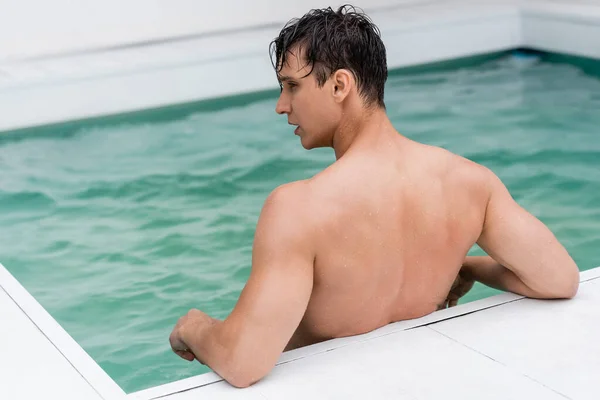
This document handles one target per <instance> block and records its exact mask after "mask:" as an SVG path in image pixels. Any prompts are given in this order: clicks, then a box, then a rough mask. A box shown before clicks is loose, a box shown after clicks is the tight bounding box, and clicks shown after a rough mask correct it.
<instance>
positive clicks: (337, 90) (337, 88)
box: [331, 69, 354, 103]
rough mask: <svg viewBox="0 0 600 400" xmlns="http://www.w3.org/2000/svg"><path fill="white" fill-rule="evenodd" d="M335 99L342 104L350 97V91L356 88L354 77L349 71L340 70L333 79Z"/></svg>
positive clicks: (334, 74)
mask: <svg viewBox="0 0 600 400" xmlns="http://www.w3.org/2000/svg"><path fill="white" fill-rule="evenodd" d="M331 80H332V81H331V83H332V91H333V98H334V100H335V101H336V102H338V103H341V102H342V101H344V99H346V97H348V95H349V94H350V90H352V87H353V86H354V75H352V72H350V71H348V70H347V69H338V70H337V71H335V72H334V73H333V75H332V77H331Z"/></svg>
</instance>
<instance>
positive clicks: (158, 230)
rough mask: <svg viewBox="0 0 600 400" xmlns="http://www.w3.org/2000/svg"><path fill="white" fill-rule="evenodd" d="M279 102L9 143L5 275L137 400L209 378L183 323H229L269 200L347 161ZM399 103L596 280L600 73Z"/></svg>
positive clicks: (421, 95) (418, 94)
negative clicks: (175, 347)
mask: <svg viewBox="0 0 600 400" xmlns="http://www.w3.org/2000/svg"><path fill="white" fill-rule="evenodd" d="M594 65H596V64H594ZM275 101H276V97H273V96H267V97H266V98H263V99H260V100H257V101H253V102H250V103H248V104H238V105H237V106H235V107H228V108H220V109H214V107H213V109H212V110H209V111H196V112H193V111H192V112H179V113H178V112H174V113H173V117H172V118H162V119H159V120H156V119H154V120H153V119H152V118H149V119H147V120H145V119H144V118H135V119H134V118H132V119H131V121H128V120H127V119H126V118H125V119H121V120H120V122H118V123H116V122H114V123H102V124H99V123H98V122H88V123H84V124H81V125H79V127H78V128H76V129H74V128H72V127H71V128H68V129H67V128H65V127H62V128H61V127H55V128H52V129H50V130H49V131H46V132H44V133H39V134H38V133H36V132H29V133H27V134H10V135H2V136H0V168H1V170H2V175H1V176H0V224H1V226H2V228H3V229H1V230H0V262H2V263H3V264H4V265H5V266H6V267H7V268H8V269H9V270H10V271H11V272H12V273H13V274H14V275H15V276H16V277H17V279H19V281H20V282H22V283H23V284H24V286H25V287H26V288H27V289H28V290H29V291H30V292H31V293H32V294H33V295H34V296H35V297H36V298H37V299H38V301H40V303H41V304H42V305H43V306H44V307H45V308H46V309H47V310H48V311H49V312H50V313H51V314H52V315H53V316H54V317H55V318H56V319H57V320H58V321H59V323H60V324H61V325H62V326H63V327H65V329H66V330H67V331H68V332H69V334H71V335H72V336H73V337H74V338H75V339H76V340H77V341H78V342H79V343H80V344H81V345H82V346H83V348H84V349H85V350H86V351H87V352H88V353H89V354H90V355H91V356H92V357H93V358H94V359H95V360H96V361H97V362H98V363H99V364H100V365H101V366H102V368H104V369H105V370H106V371H107V372H108V374H109V375H110V376H111V377H112V378H113V379H115V381H116V382H117V383H118V384H119V385H120V386H121V387H122V388H123V389H124V390H125V391H127V392H133V391H136V390H141V389H144V388H147V387H151V386H155V385H159V384H162V383H167V382H171V381H174V380H177V379H181V378H185V377H189V376H192V375H196V374H199V373H203V372H205V371H207V369H206V368H205V367H203V366H201V365H199V364H198V363H195V364H189V363H187V362H185V361H182V360H180V359H179V358H178V357H177V356H175V355H173V354H172V353H171V352H170V349H169V345H168V335H169V333H170V331H171V329H172V327H173V325H174V324H175V322H176V321H177V318H178V317H179V316H180V315H182V314H183V313H185V312H186V311H187V310H188V309H189V308H192V307H195V308H200V309H202V310H204V311H205V312H207V313H209V314H210V315H212V316H214V317H217V318H224V317H226V316H227V315H228V313H229V312H230V310H231V309H232V307H233V306H234V304H235V302H236V300H237V297H238V295H239V293H240V291H241V289H242V287H243V285H244V283H245V281H246V279H247V277H248V275H249V268H250V256H251V246H252V238H253V233H254V227H255V224H256V221H257V218H258V215H259V212H260V208H261V206H262V203H263V201H264V199H265V197H266V196H267V195H268V193H269V192H270V191H271V190H273V189H274V188H275V187H277V186H278V185H280V184H282V183H284V182H288V181H291V180H296V179H303V178H306V177H309V176H311V175H313V174H315V173H316V172H318V171H320V170H321V169H323V168H324V167H326V166H327V165H329V164H330V163H331V162H333V160H334V157H333V152H332V151H331V150H329V149H319V150H313V151H310V152H307V151H305V150H303V149H302V148H301V146H300V144H299V142H298V138H297V137H296V136H294V135H293V133H292V129H293V128H290V126H289V125H287V123H286V119H285V117H280V116H277V115H276V114H275V112H274V107H275ZM386 103H387V105H388V111H389V115H390V117H391V119H392V121H393V123H394V124H395V126H396V127H397V129H398V130H399V131H400V132H402V133H403V134H405V135H407V136H409V137H411V138H413V139H416V140H418V141H421V142H425V143H430V144H434V145H438V146H442V147H445V148H447V149H449V150H451V151H454V152H456V153H459V154H461V155H464V156H466V157H468V158H470V159H472V160H474V161H477V162H480V163H482V164H485V165H486V166H488V167H490V168H491V169H493V170H494V171H495V172H496V173H497V174H498V175H499V176H500V177H501V178H502V179H503V180H504V182H505V183H506V184H507V186H508V187H509V189H510V191H511V192H512V194H513V196H514V197H515V198H516V199H517V200H518V201H519V202H520V203H521V204H522V205H523V206H524V207H526V208H527V209H528V210H529V211H531V212H532V213H533V214H535V215H536V216H538V217H539V218H540V219H541V220H542V221H544V222H545V223H546V224H547V225H548V226H549V227H550V228H551V229H552V230H553V231H554V233H555V234H556V235H557V236H558V238H559V239H560V240H561V241H562V242H563V243H564V244H565V246H566V247H567V249H568V250H569V251H570V252H571V254H572V255H573V257H574V258H575V260H576V261H577V263H578V265H579V267H580V268H581V269H582V270H585V269H588V268H591V267H594V266H598V265H600V251H599V250H598V249H600V135H599V133H600V132H599V130H600V128H599V127H600V79H599V78H598V75H594V74H588V73H585V72H584V71H583V70H582V69H581V68H579V67H575V66H572V65H566V64H561V63H555V62H549V61H547V60H545V59H541V60H540V59H521V58H519V59H517V58H512V57H502V58H500V59H496V60H492V61H488V62H485V63H483V64H478V65H474V66H469V67H464V68H453V69H451V70H438V71H431V72H428V73H419V74H392V76H390V79H389V81H388V85H387V92H386ZM187 109H190V107H189V106H188V108H187ZM477 253H479V250H478V249H477V248H474V249H473V254H477ZM494 293H496V291H494V290H491V289H489V288H485V287H483V286H481V285H478V286H476V287H475V288H474V289H473V291H472V292H471V293H470V294H469V295H468V296H467V297H466V298H465V301H471V300H474V299H478V298H482V297H485V296H489V295H491V294H494Z"/></svg>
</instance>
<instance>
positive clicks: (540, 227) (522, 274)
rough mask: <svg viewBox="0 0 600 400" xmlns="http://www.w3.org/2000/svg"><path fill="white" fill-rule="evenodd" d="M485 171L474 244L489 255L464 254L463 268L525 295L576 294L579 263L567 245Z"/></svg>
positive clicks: (487, 282)
mask: <svg viewBox="0 0 600 400" xmlns="http://www.w3.org/2000/svg"><path fill="white" fill-rule="evenodd" d="M486 174H487V175H488V177H487V178H488V179H487V180H486V184H487V185H489V193H490V194H489V199H488V204H487V209H486V212H485V222H484V226H483V230H482V233H481V236H480V237H479V240H478V241H477V244H478V245H479V246H480V247H481V248H482V249H483V250H484V251H485V252H486V253H487V254H489V255H490V256H491V257H467V259H466V260H465V263H464V265H463V268H464V269H465V270H466V272H467V273H468V274H469V275H471V276H472V277H473V278H474V279H475V280H477V281H479V282H481V283H483V284H485V285H488V286H490V287H494V288H496V289H500V290H504V291H510V292H514V293H518V294H521V295H523V296H526V297H532V298H540V299H552V298H572V297H573V296H575V294H576V293H577V290H578V287H579V269H578V268H577V265H576V264H575V261H573V259H572V258H571V256H570V255H569V253H568V252H567V250H566V249H565V248H564V247H563V245H562V244H560V242H559V241H558V240H557V238H556V237H555V236H554V234H553V233H552V232H551V231H550V229H548V227H546V226H545V225H544V224H543V223H542V222H541V221H540V220H538V219H537V218H536V217H535V216H533V215H532V214H530V213H529V212H527V211H526V210H525V209H523V208H522V207H521V206H519V204H517V202H516V201H515V200H514V199H513V198H512V196H511V195H510V193H509V192H508V190H507V189H506V187H505V186H504V184H503V183H502V182H501V181H500V179H499V178H498V177H497V176H496V175H495V174H493V173H492V172H491V171H489V170H486Z"/></svg>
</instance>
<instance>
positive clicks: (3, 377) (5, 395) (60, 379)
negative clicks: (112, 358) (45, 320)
mask: <svg viewBox="0 0 600 400" xmlns="http://www.w3.org/2000/svg"><path fill="white" fill-rule="evenodd" d="M0 321H1V322H0V399H11V400H28V399H64V400H70V399H73V400H87V399H89V400H101V399H102V397H101V396H100V395H99V394H98V393H97V392H96V391H95V390H94V389H93V388H92V387H91V386H90V385H89V383H88V382H86V380H85V379H84V378H83V377H82V376H81V375H80V374H79V373H78V372H77V370H76V369H75V368H73V366H72V365H71V364H70V363H69V362H68V361H67V360H66V359H65V358H64V357H63V356H62V354H61V353H60V352H59V351H58V350H57V349H56V348H55V347H54V346H53V345H52V343H51V342H50V341H49V340H48V339H47V338H46V337H45V336H44V334H43V333H42V332H41V331H40V330H39V329H38V328H37V327H36V326H35V325H34V324H33V323H32V322H31V320H30V319H29V318H28V317H27V316H26V315H25V313H24V312H23V311H22V310H21V309H20V308H19V307H18V306H17V305H16V304H15V303H14V302H13V300H12V299H11V298H10V297H9V296H8V295H7V294H6V292H5V291H4V290H3V289H2V288H1V287H0Z"/></svg>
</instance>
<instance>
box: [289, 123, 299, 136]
mask: <svg viewBox="0 0 600 400" xmlns="http://www.w3.org/2000/svg"><path fill="white" fill-rule="evenodd" d="M288 124H290V125H293V126H295V127H296V129H294V134H296V135H297V134H298V132H300V125H298V124H293V123H291V122H288Z"/></svg>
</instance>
